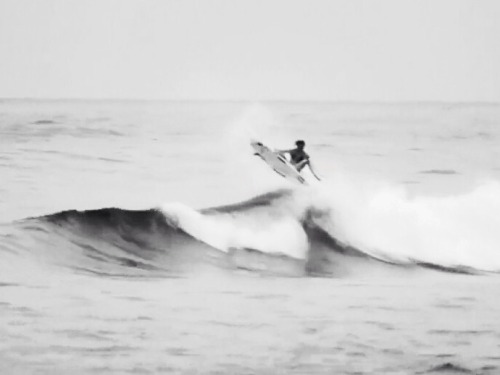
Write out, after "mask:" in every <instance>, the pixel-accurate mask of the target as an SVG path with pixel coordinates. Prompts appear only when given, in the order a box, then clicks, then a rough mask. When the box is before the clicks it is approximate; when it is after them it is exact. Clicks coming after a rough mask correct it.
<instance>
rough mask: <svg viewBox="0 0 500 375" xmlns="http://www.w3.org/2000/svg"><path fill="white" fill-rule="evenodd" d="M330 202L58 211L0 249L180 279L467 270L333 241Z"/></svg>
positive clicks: (17, 232) (269, 198) (281, 197)
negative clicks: (214, 275) (220, 274)
mask: <svg viewBox="0 0 500 375" xmlns="http://www.w3.org/2000/svg"><path fill="white" fill-rule="evenodd" d="M332 221H333V214H332V210H331V209H330V208H328V207H327V208H325V207H318V205H316V204H314V203H313V202H312V201H311V198H310V194H309V193H307V192H306V191H305V190H304V191H302V190H294V191H292V190H277V191H272V192H269V193H267V194H263V195H260V196H257V197H254V198H252V199H250V200H247V201H244V202H241V203H237V204H232V205H227V206H220V207H214V208H207V209H203V210H195V209H192V208H190V207H188V206H185V205H182V204H179V203H170V204H165V205H164V206H163V207H161V208H158V209H149V210H141V211H132V210H124V209H119V208H104V209H98V210H89V211H75V210H70V211H63V212H59V213H55V214H52V215H47V216H42V217H37V218H30V219H26V220H23V221H21V222H18V223H16V224H15V225H13V226H12V227H11V228H10V229H11V231H10V233H7V234H5V235H4V236H3V237H4V238H5V239H6V241H3V244H2V249H3V250H4V252H9V253H14V254H17V255H22V256H24V257H30V256H33V254H34V253H36V254H37V259H38V261H40V260H43V261H45V262H46V263H49V264H52V265H57V266H62V267H64V268H66V269H69V270H71V271H73V272H81V273H90V274H94V275H101V276H124V277H178V276H187V275H197V274H200V273H203V272H208V271H210V272H214V271H217V272H233V271H235V270H238V271H245V272H250V273H255V274H259V275H272V276H292V277H299V276H311V275H312V276H323V277H347V276H356V275H367V274H368V275H370V274H372V273H373V272H384V273H387V272H394V271H397V272H401V271H406V270H408V269H415V268H417V267H426V268H431V269H435V270H439V271H447V272H461V273H471V272H474V270H473V269H470V268H466V267H460V266H449V265H443V264H434V263H430V262H425V261H422V260H413V259H406V260H404V261H402V260H401V259H398V260H396V259H393V258H391V257H390V256H388V255H380V254H377V255H374V254H370V253H369V252H366V251H363V250H361V249H356V248H354V247H352V246H349V245H348V244H346V243H344V242H342V241H339V240H338V239H337V238H336V237H335V235H334V233H332V229H331V228H332V227H334V225H333V222H332Z"/></svg>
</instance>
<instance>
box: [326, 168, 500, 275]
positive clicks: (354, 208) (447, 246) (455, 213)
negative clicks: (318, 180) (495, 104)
mask: <svg viewBox="0 0 500 375" xmlns="http://www.w3.org/2000/svg"><path fill="white" fill-rule="evenodd" d="M316 189H317V191H318V192H320V194H319V195H320V196H321V198H318V199H321V200H322V201H323V204H324V205H325V206H330V207H331V209H332V212H333V217H332V221H331V223H329V225H330V228H329V231H330V232H332V234H333V235H334V236H335V237H337V238H339V239H340V240H342V241H344V242H346V243H349V244H351V245H352V246H355V247H358V248H360V249H362V250H363V251H367V252H372V253H384V254H387V255H389V256H391V257H393V258H400V259H409V258H413V259H418V260H421V261H428V262H433V263H438V264H443V265H465V266H471V267H476V268H480V269H485V270H499V269H500V183H499V182H497V181H489V182H484V183H483V184H482V185H481V186H478V187H476V188H475V189H474V190H473V191H470V192H469V193H466V194H461V195H453V196H447V197H425V196H420V197H413V198H412V197H410V196H409V195H408V194H407V191H406V190H405V188H404V187H399V186H391V185H387V184H382V183H374V182H372V183H363V184H360V183H359V182H357V183H354V182H353V181H350V180H349V179H348V178H346V176H342V175H337V176H336V179H335V182H334V183H331V184H323V185H322V186H321V187H317V188H316Z"/></svg>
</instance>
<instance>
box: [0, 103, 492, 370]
mask: <svg viewBox="0 0 500 375" xmlns="http://www.w3.org/2000/svg"><path fill="white" fill-rule="evenodd" d="M252 139H255V140H260V141H262V142H264V143H266V144H268V145H269V146H270V147H272V148H276V149H287V148H291V147H293V144H294V142H295V140H297V139H303V140H305V141H306V151H307V152H308V153H309V154H310V156H311V158H312V161H313V163H314V166H315V169H316V170H317V171H318V172H319V174H320V175H321V177H322V181H321V182H318V181H315V179H314V178H312V176H311V175H310V174H309V173H308V171H305V172H304V176H305V178H306V179H307V180H308V184H307V185H300V186H299V185H297V184H294V183H292V182H289V181H287V180H285V179H283V178H282V177H280V176H278V175H277V174H276V173H274V172H273V171H272V170H270V169H269V168H268V167H267V166H266V165H265V164H264V163H263V162H262V160H260V159H259V158H258V157H256V156H254V155H252V149H251V148H250V145H249V142H250V140H252ZM499 145H500V105H498V104H488V103H410V104H372V103H304V102H264V103H248V102H147V101H142V102H141V101H34V100H3V101H0V373H1V374H2V375H3V374H68V373H71V374H162V373H165V374H167V373H168V374H170V373H172V374H221V375H222V374H228V375H234V374H353V375H354V374H485V375H489V374H499V373H500V323H499V317H500V299H499V298H498V296H499V291H500V277H499V272H500V147H499Z"/></svg>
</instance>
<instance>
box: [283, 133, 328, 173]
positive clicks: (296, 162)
mask: <svg viewBox="0 0 500 375" xmlns="http://www.w3.org/2000/svg"><path fill="white" fill-rule="evenodd" d="M295 146H297V147H295V148H294V149H291V150H280V151H277V152H278V154H289V155H290V163H291V164H292V165H293V166H294V167H295V169H296V170H297V171H298V172H300V171H302V169H304V167H305V166H306V165H307V166H309V169H310V170H311V172H312V174H313V175H314V177H316V178H317V179H318V180H320V178H319V177H318V176H317V175H316V173H315V172H314V170H313V168H312V165H311V160H310V158H309V155H308V154H307V153H306V152H305V151H304V148H305V146H306V142H304V141H303V140H298V141H297V142H295Z"/></svg>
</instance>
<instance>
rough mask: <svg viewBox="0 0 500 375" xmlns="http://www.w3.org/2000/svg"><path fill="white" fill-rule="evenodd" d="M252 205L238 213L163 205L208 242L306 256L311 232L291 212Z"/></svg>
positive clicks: (167, 212) (170, 216) (173, 217)
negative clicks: (205, 211) (210, 211)
mask: <svg viewBox="0 0 500 375" xmlns="http://www.w3.org/2000/svg"><path fill="white" fill-rule="evenodd" d="M266 208H267V209H251V210H248V211H245V212H238V214H230V213H216V214H209V215H208V214H202V213H200V212H198V211H196V210H194V209H192V208H190V207H187V206H185V205H183V204H180V203H170V204H165V205H163V206H162V211H163V212H164V213H165V215H166V217H167V219H168V220H170V221H173V222H174V223H175V224H176V225H177V226H178V227H179V228H182V229H183V230H184V231H186V232H187V233H189V234H190V235H191V236H193V237H195V238H197V239H198V240H200V241H203V242H205V243H206V244H208V245H210V246H213V247H215V248H217V249H219V250H222V251H228V250H229V249H231V248H250V249H257V250H259V251H263V252H268V253H280V254H286V255H288V256H291V257H295V258H304V257H305V255H306V252H307V249H308V242H307V236H306V234H305V232H304V230H303V229H302V227H301V225H300V223H299V221H298V220H297V218H296V217H295V216H294V215H292V214H290V213H289V212H277V211H274V210H271V209H270V208H269V207H266Z"/></svg>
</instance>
